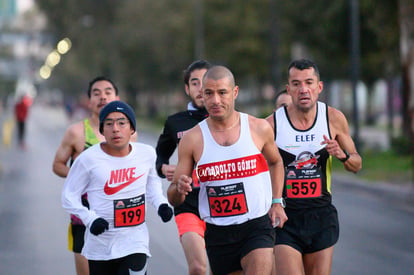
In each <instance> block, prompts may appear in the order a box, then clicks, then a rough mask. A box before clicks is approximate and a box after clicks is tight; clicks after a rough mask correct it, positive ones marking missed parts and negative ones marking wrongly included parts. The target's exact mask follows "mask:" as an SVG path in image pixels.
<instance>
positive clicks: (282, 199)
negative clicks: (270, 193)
mask: <svg viewBox="0 0 414 275" xmlns="http://www.w3.org/2000/svg"><path fill="white" fill-rule="evenodd" d="M274 203H280V206H282V207H283V208H285V207H286V202H285V199H284V198H278V199H272V204H274Z"/></svg>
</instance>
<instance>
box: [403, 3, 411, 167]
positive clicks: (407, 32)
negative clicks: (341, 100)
mask: <svg viewBox="0 0 414 275" xmlns="http://www.w3.org/2000/svg"><path fill="white" fill-rule="evenodd" d="M413 14H414V3H413V1H410V0H399V16H400V31H401V38H400V51H401V71H402V92H403V133H404V136H406V137H408V138H409V141H410V145H411V146H410V147H411V148H410V149H411V150H410V151H411V155H414V125H413V120H414V118H413V116H414V84H413V78H412V76H413V74H414V22H413V20H412V15H413ZM413 168H414V167H413Z"/></svg>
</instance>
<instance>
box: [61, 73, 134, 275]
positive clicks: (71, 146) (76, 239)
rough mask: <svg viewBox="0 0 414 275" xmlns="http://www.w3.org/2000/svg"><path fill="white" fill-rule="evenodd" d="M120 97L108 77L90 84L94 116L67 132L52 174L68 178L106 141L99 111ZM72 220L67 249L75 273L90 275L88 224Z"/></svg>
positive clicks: (73, 125) (91, 105) (92, 114)
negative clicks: (85, 248)
mask: <svg viewBox="0 0 414 275" xmlns="http://www.w3.org/2000/svg"><path fill="white" fill-rule="evenodd" d="M118 94H119V92H118V88H117V86H116V85H115V83H114V82H113V81H112V80H111V79H109V78H107V77H105V76H98V77H96V78H94V79H93V80H92V81H91V82H89V86H88V90H87V95H88V107H89V109H90V112H91V114H90V116H89V118H85V119H84V120H82V121H79V122H76V123H74V124H72V125H71V126H69V128H68V129H67V130H66V132H65V134H64V136H63V138H62V141H61V144H60V146H59V148H58V149H57V151H56V154H55V159H54V160H53V172H54V173H55V174H56V175H58V176H60V177H63V178H65V177H66V176H67V175H68V172H69V169H70V165H71V164H72V163H73V161H74V160H75V159H76V158H77V157H78V156H79V154H81V153H82V152H83V151H84V150H86V149H88V148H89V147H91V146H92V145H94V144H96V143H99V142H102V141H104V140H105V138H104V136H103V135H102V134H101V133H100V132H99V112H100V111H101V109H102V108H103V107H104V106H105V105H106V104H108V103H109V102H112V101H114V100H119V95H118ZM135 140H136V134H133V135H132V141H135ZM68 163H70V165H68ZM82 198H83V203H84V205H85V206H87V205H88V201H87V195H86V194H83V195H82ZM70 218H71V221H70V224H69V229H68V249H69V250H70V251H73V253H74V257H75V266H76V273H77V274H78V275H88V274H89V268H88V261H87V259H86V258H85V257H83V256H82V255H81V251H82V247H83V243H84V232H85V225H84V224H83V223H82V221H81V220H80V219H79V218H77V217H76V216H75V215H71V217H70Z"/></svg>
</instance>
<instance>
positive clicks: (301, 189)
mask: <svg viewBox="0 0 414 275" xmlns="http://www.w3.org/2000/svg"><path fill="white" fill-rule="evenodd" d="M286 193H287V197H288V198H292V199H302V198H317V197H320V196H321V194H322V185H321V179H320V178H313V179H293V180H289V179H288V180H286Z"/></svg>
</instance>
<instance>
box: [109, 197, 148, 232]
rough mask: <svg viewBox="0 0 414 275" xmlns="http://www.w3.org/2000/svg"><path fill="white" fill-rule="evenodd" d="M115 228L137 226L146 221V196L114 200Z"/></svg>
mask: <svg viewBox="0 0 414 275" xmlns="http://www.w3.org/2000/svg"><path fill="white" fill-rule="evenodd" d="M114 215H115V227H124V226H135V225H139V224H141V223H143V222H144V221H145V196H144V195H140V196H138V197H135V198H130V199H122V200H114Z"/></svg>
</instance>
